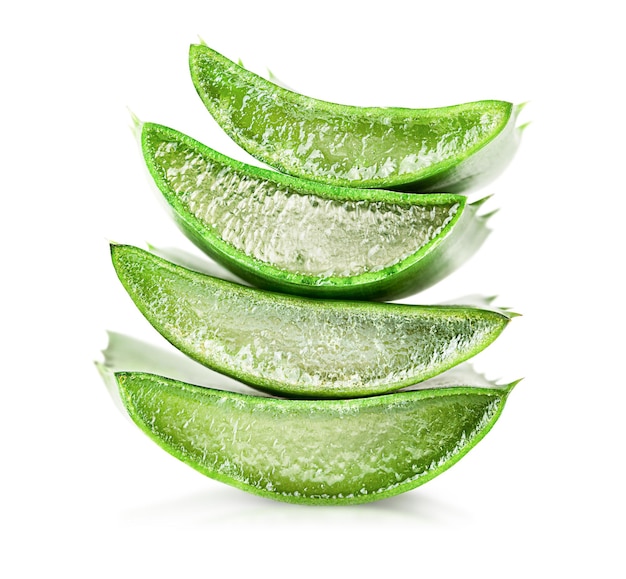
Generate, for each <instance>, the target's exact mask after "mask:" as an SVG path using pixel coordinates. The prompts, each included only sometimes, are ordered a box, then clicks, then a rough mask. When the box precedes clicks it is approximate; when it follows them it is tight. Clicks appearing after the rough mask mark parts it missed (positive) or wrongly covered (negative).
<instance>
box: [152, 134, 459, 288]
mask: <svg viewBox="0 0 626 579" xmlns="http://www.w3.org/2000/svg"><path fill="white" fill-rule="evenodd" d="M149 143H150V148H151V150H152V151H153V153H152V154H153V158H154V163H155V166H156V167H157V169H158V170H159V171H160V174H161V176H162V178H163V179H164V180H165V182H166V183H167V186H168V189H169V190H170V191H171V193H172V194H173V195H174V196H175V198H176V199H177V200H178V201H179V202H180V203H181V204H182V206H183V208H184V209H185V210H186V211H188V212H189V213H191V214H192V215H193V216H194V217H195V218H196V219H198V220H199V221H200V222H201V223H202V225H203V226H204V227H206V228H207V229H208V230H209V231H211V232H212V233H213V234H214V235H216V236H217V237H218V238H221V239H222V240H224V241H225V242H227V243H228V244H230V245H231V246H232V247H234V248H236V249H237V250H239V251H241V252H243V253H244V254H246V255H247V256H249V257H251V258H255V259H258V260H260V261H262V262H264V263H267V264H270V265H272V266H274V267H277V268H279V269H282V270H285V271H289V272H291V273H296V274H303V275H309V276H317V277H320V278H325V277H333V276H334V277H349V276H355V275H359V274H363V273H368V272H376V271H379V270H382V269H385V268H387V267H390V266H392V265H395V264H396V263H398V262H400V261H402V260H403V259H405V258H407V257H408V256H410V255H412V254H414V253H416V252H417V251H419V249H420V248H422V247H424V246H425V245H427V244H428V243H429V242H431V241H432V240H433V239H434V238H436V237H437V235H439V234H440V233H441V231H442V230H443V229H444V228H445V226H446V225H447V224H448V223H449V222H450V221H451V220H452V219H453V218H454V216H455V215H456V213H457V212H458V211H459V210H460V205H459V203H454V202H449V203H443V202H442V203H440V204H434V203H431V204H428V205H426V204H423V205H419V204H409V203H393V202H391V201H371V200H369V201H365V200H347V199H342V200H338V199H330V198H324V197H322V196H318V195H315V194H313V193H311V192H302V191H298V190H296V189H295V188H294V187H289V186H286V185H282V184H278V183H276V182H272V181H268V180H264V179H260V178H257V177H254V176H251V175H250V174H248V173H246V172H244V171H240V170H237V169H235V168H233V167H231V166H230V165H227V164H225V163H221V162H220V161H219V160H217V159H212V158H209V157H208V156H206V155H203V154H202V152H200V151H198V150H197V149H196V148H193V147H191V146H190V145H188V144H186V143H184V142H181V141H180V140H175V139H174V138H173V137H170V138H168V136H167V134H164V133H162V132H157V131H153V132H151V133H150V134H149Z"/></svg>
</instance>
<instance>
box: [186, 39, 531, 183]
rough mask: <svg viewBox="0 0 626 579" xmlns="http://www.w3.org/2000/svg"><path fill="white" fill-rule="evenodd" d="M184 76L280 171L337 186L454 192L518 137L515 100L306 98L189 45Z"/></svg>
mask: <svg viewBox="0 0 626 579" xmlns="http://www.w3.org/2000/svg"><path fill="white" fill-rule="evenodd" d="M189 63H190V69H191V76H192V79H193V82H194V85H195V87H196V90H197V92H198V94H199V95H200V98H201V99H202V101H203V102H204V104H205V106H206V107H207V109H208V110H209V112H210V113H211V114H212V115H213V117H214V118H215V120H216V121H217V122H218V124H219V125H220V126H221V127H222V128H223V129H224V130H225V131H226V132H227V133H228V134H229V135H230V137H231V138H232V139H233V140H234V141H235V142H236V143H238V144H239V145H240V146H241V147H243V148H244V149H245V150H246V151H247V152H248V153H250V154H251V155H254V156H255V157H257V158H258V159H260V160H262V161H264V162H266V163H267V164H268V165H271V166H273V167H276V168H278V169H280V170H281V171H284V172H286V173H290V174H292V175H296V176H299V177H306V178H310V179H314V180H316V181H321V182H324V183H332V184H335V185H346V186H352V187H380V188H399V189H404V190H407V191H419V192H431V191H447V192H461V191H465V190H467V189H468V188H470V187H475V186H477V185H484V184H485V183H486V182H488V181H489V180H491V179H493V178H494V177H495V176H497V175H498V174H499V173H500V172H501V171H502V170H503V169H504V167H505V166H506V165H507V164H508V163H509V161H510V160H511V158H512V157H513V154H514V153H515V150H516V149H517V146H518V142H519V135H520V131H519V130H518V129H516V127H515V119H516V117H517V113H518V111H519V108H520V107H515V106H513V105H512V104H511V103H508V102H503V101H495V100H485V101H479V102H473V103H466V104H461V105H456V106H450V107H443V108H435V109H407V108H374V107H370V108H361V107H353V106H346V105H339V104H335V103H329V102H325V101H320V100H316V99H312V98H309V97H306V96H303V95H301V94H298V93H295V92H292V91H289V90H287V89H285V88H282V87H280V86H278V85H276V84H274V83H272V82H270V81H268V80H265V79H264V78H262V77H260V76H257V75H256V74H253V73H252V72H249V71H247V70H246V69H244V68H243V67H242V66H239V65H237V64H235V63H234V62H232V61H230V60H228V59H227V58H225V57H224V56H222V55H221V54H219V53H217V52H215V51H214V50H211V49H210V48H209V47H208V46H206V45H192V46H191V48H190V53H189Z"/></svg>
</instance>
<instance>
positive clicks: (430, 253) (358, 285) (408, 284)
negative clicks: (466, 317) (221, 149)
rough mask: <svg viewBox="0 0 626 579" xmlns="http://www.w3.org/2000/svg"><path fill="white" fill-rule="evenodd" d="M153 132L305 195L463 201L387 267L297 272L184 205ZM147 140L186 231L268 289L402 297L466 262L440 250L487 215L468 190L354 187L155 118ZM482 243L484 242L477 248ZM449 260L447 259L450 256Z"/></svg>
mask: <svg viewBox="0 0 626 579" xmlns="http://www.w3.org/2000/svg"><path fill="white" fill-rule="evenodd" d="M153 133H157V134H158V133H161V134H163V135H165V136H166V138H167V139H169V140H173V141H179V142H182V143H184V144H185V145H187V146H188V147H191V148H193V149H194V150H196V151H198V153H199V154H201V155H203V156H206V157H208V158H209V159H211V160H214V161H216V162H218V163H221V164H224V165H227V166H230V167H232V168H233V169H234V170H236V171H238V172H241V173H244V174H247V175H250V176H251V177H253V178H257V179H262V180H265V181H269V182H272V183H274V184H276V185H278V186H285V187H289V188H291V189H293V190H295V191H296V192H297V193H298V194H302V195H314V196H317V197H320V198H323V199H332V200H337V201H340V202H341V201H366V202H383V203H390V204H396V205H401V206H413V205H418V206H426V207H428V206H430V205H447V204H455V203H456V204H459V206H460V207H459V209H458V210H457V212H456V213H455V215H454V216H453V217H452V219H451V220H450V221H449V222H448V223H447V224H446V226H445V227H444V228H443V229H442V230H441V231H440V232H439V234H438V235H437V237H435V238H433V239H431V241H430V242H429V243H427V244H426V245H424V246H422V247H421V248H420V249H419V250H418V251H416V252H415V253H413V254H411V255H409V256H408V257H406V258H404V259H403V260H402V261H400V262H398V263H395V264H393V265H392V266H389V267H387V268H384V269H381V270H378V271H376V272H367V273H362V274H359V275H354V276H350V277H338V276H331V277H327V278H321V277H319V276H311V275H305V274H297V273H292V272H289V271H287V270H284V269H280V268H277V267H274V266H272V265H270V264H268V263H266V262H263V261H260V260H258V259H256V258H254V257H250V256H248V255H246V254H245V253H244V252H242V251H240V250H238V249H236V248H235V247H233V246H232V245H231V244H229V243H226V242H225V241H223V239H222V238H221V237H219V236H218V235H216V234H215V233H213V232H212V231H211V230H210V229H208V228H207V227H205V226H204V224H203V223H202V221H200V220H199V219H198V218H196V217H195V216H194V215H192V214H191V213H190V212H189V211H188V210H187V209H186V208H185V207H184V205H183V204H182V203H181V202H180V200H179V199H178V197H177V195H176V194H174V193H173V192H172V191H171V190H170V188H169V186H168V184H167V181H166V180H165V179H164V178H163V176H162V174H161V171H160V170H159V168H158V167H157V166H156V163H155V160H154V148H153V147H152V144H151V142H150V138H151V135H152V134H153ZM141 145H142V151H143V155H144V159H145V162H146V165H147V167H148V170H149V171H150V174H151V176H152V178H153V179H154V181H155V183H156V185H157V187H158V188H159V190H160V191H161V193H162V194H163V196H164V197H165V200H166V202H167V205H168V208H169V209H170V212H171V213H172V216H173V218H174V220H175V221H176V223H177V224H178V226H179V227H180V228H181V230H182V231H183V232H184V233H185V235H186V236H187V237H188V238H189V239H190V240H191V241H193V243H195V244H196V245H197V246H198V247H199V248H200V249H201V250H202V251H204V252H205V253H207V254H208V255H209V256H211V257H212V258H214V259H215V260H216V261H218V262H219V263H221V264H222V265H224V266H226V267H228V268H229V269H230V270H231V271H233V272H234V273H236V274H237V275H239V276H240V277H241V278H243V279H245V280H247V281H249V282H250V283H253V284H254V285H257V286H259V287H263V288H265V289H273V290H277V291H281V292H286V293H293V294H298V295H309V296H320V297H334V298H346V299H397V298H400V297H405V296H408V295H411V294H413V293H415V292H417V291H420V290H422V289H425V288H426V287H429V286H431V285H433V284H434V283H436V282H437V281H439V280H440V279H442V278H443V277H445V276H446V275H448V274H449V273H451V271H452V270H453V269H456V266H458V265H460V263H457V264H455V266H450V267H446V265H448V263H446V264H444V266H442V264H441V263H438V264H435V263H434V262H435V261H437V260H438V258H439V257H442V256H440V255H439V254H440V253H443V246H444V245H446V244H449V243H450V242H451V239H450V238H452V237H456V233H457V229H459V227H457V225H459V222H460V221H461V220H462V221H463V222H468V221H470V222H471V221H473V220H478V219H481V218H479V217H477V216H476V212H477V210H478V206H479V205H480V203H481V201H478V202H476V203H473V204H471V205H468V204H467V198H466V197H465V196H463V195H453V194H441V193H437V194H423V195H414V194H411V193H399V192H394V191H386V190H381V189H378V190H377V189H369V190H368V189H354V188H347V187H336V186H332V185H325V184H322V183H316V182H312V181H311V182H309V181H306V180H302V179H299V178H297V177H292V176H289V175H283V174H281V173H277V172H276V171H270V170H267V169H262V168H260V167H254V166H252V165H247V164H245V163H242V162H240V161H236V160H235V159H231V158H230V157H227V156H225V155H223V154H221V153H218V152H217V151H215V150H213V149H211V148H210V147H208V146H206V145H204V144H202V143H200V142H198V141H196V140H194V139H192V138H191V137H189V136H187V135H185V134H183V133H180V132H178V131H176V130H174V129H171V128H169V127H165V126H163V125H158V124H154V123H145V124H144V125H143V127H142V131H141ZM462 229H463V231H461V232H459V235H462V234H463V233H464V232H466V231H468V230H472V224H471V223H468V224H467V225H466V226H465V227H463V228H462ZM473 229H480V224H475V226H474V228H473ZM470 235H471V234H470ZM484 237H486V235H485V236H484ZM484 237H483V239H484ZM481 242H482V240H481ZM479 245H480V243H479V244H478V246H479ZM477 249H478V247H476V248H475V249H474V251H476V250H477ZM472 253H473V252H472ZM469 257H470V256H469V255H468V256H466V257H465V259H469ZM445 261H446V262H447V260H445Z"/></svg>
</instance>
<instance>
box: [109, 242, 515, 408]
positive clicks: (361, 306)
mask: <svg viewBox="0 0 626 579" xmlns="http://www.w3.org/2000/svg"><path fill="white" fill-rule="evenodd" d="M119 252H123V253H131V254H134V255H135V256H136V259H138V260H143V261H144V262H145V261H146V259H147V260H148V261H151V262H152V264H151V265H157V266H158V267H164V268H165V269H168V270H169V271H171V272H173V273H174V274H175V275H178V276H182V277H187V278H191V279H195V281H197V282H200V283H203V284H211V285H215V286H222V287H227V288H228V290H229V291H231V292H232V293H237V294H239V295H242V294H244V295H245V294H249V293H250V292H254V293H257V294H262V295H263V296H264V298H266V299H268V300H274V301H283V302H292V303H294V302H295V303H297V304H298V305H302V304H303V303H308V304H311V307H313V308H315V307H318V308H339V309H342V310H346V309H350V308H354V309H358V310H361V311H363V310H373V311H376V310H381V308H382V309H388V308H394V309H401V310H404V311H406V312H407V313H408V312H411V315H418V314H419V312H420V311H424V310H428V311H442V312H450V311H455V310H456V311H466V312H467V311H469V312H473V313H479V314H482V315H484V316H485V315H486V316H491V317H493V318H494V319H498V320H500V321H501V322H502V323H501V325H499V326H498V327H495V328H494V329H493V330H492V332H491V334H490V335H489V337H488V338H487V339H486V340H485V343H483V344H479V345H477V346H476V347H475V348H473V349H472V350H469V351H468V352H466V353H465V354H464V355H463V356H459V358H458V359H457V360H456V361H455V362H452V363H449V364H446V365H445V366H444V367H440V368H437V369H436V370H432V371H431V372H427V373H426V374H425V375H423V376H418V377H415V376H414V377H412V378H407V379H406V380H404V381H402V382H396V383H392V384H388V385H386V386H384V387H383V386H379V387H377V389H375V390H372V389H369V390H358V389H356V388H355V389H346V390H338V389H334V390H331V391H329V390H327V389H321V390H319V389H318V390H314V389H307V390H299V389H298V388H297V386H295V385H291V384H278V383H277V382H275V381H270V380H267V379H265V378H262V377H259V376H255V375H253V374H248V373H246V372H241V371H239V369H237V368H233V367H230V366H221V365H219V364H215V363H212V362H207V361H206V360H203V359H202V358H201V357H200V356H197V355H195V354H194V353H192V352H189V350H188V348H187V344H186V343H185V341H184V340H180V341H179V340H178V339H176V338H175V337H173V336H171V335H170V334H169V332H167V331H164V329H163V328H162V326H161V324H160V323H159V321H158V320H156V319H154V318H153V317H151V316H150V315H149V313H148V312H147V311H146V308H145V307H144V304H143V303H142V302H141V301H140V300H138V299H137V298H136V297H135V295H134V293H133V291H132V288H131V286H130V284H129V283H128V281H127V280H126V279H125V277H124V276H123V275H121V273H120V270H119V268H118V267H117V264H116V259H117V257H116V256H117V254H119ZM111 256H112V260H113V265H114V267H115V270H116V272H117V275H118V278H119V279H120V281H121V283H122V285H123V286H124V288H125V289H126V291H127V292H128V294H129V296H130V297H131V299H132V300H133V302H134V303H135V305H136V306H137V308H138V309H139V311H140V312H141V313H142V314H143V316H144V317H145V318H146V319H147V320H148V322H149V323H150V324H151V325H152V326H153V327H154V328H155V329H156V330H157V331H158V332H159V334H161V335H162V336H163V337H164V338H165V339H166V340H167V341H168V342H170V344H172V345H173V346H174V347H175V348H177V349H178V350H180V351H181V352H183V353H184V354H185V355H187V356H188V357H189V358H191V359H193V360H195V361H196V362H198V363H200V364H202V365H203V366H206V367H208V368H210V369H212V370H215V371H216V372H219V373H221V374H224V375H226V376H230V377H231V378H235V379H237V380H239V381H241V382H243V383H244V384H247V385H249V386H252V387H254V388H257V389H259V390H263V391H266V392H269V393H272V394H276V395H278V396H291V397H305V398H311V397H314V398H352V397H360V396H372V395H378V394H387V393H389V392H394V391H396V390H399V389H401V388H405V387H406V386H412V385H414V384H417V383H419V382H423V381H424V380H427V379H428V378H432V377H434V376H437V375H438V374H441V373H442V372H445V371H446V370H449V369H450V368H453V367H454V366H457V365H459V364H461V363H462V362H465V361H466V360H469V359H470V358H472V357H473V356H475V355H476V354H478V353H479V352H481V351H482V350H484V349H485V348H487V346H489V345H490V344H491V343H492V342H493V341H495V339H496V338H497V337H498V336H499V335H500V334H501V333H502V331H503V330H504V328H505V327H506V325H507V324H508V322H509V321H510V319H511V318H510V316H509V315H507V313H506V312H496V311H492V310H484V309H481V308H475V307H467V306H419V305H407V304H386V303H377V302H359V301H343V300H321V299H314V298H308V297H296V296H291V295H286V294H279V293H275V292H270V291H266V290H261V289H255V288H250V287H246V286H242V285H239V284H236V283H233V282H229V281H225V280H221V279H219V278H215V277H212V276H209V275H205V274H202V273H198V272H195V271H192V270H189V269H187V268H184V267H182V266H179V265H175V264H173V263H171V262H169V261H167V260H165V259H163V258H160V257H157V256H155V255H153V254H151V253H149V252H147V251H144V250H142V249H139V248H137V247H134V246H131V245H117V244H111Z"/></svg>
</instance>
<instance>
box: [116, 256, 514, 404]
mask: <svg viewBox="0 0 626 579" xmlns="http://www.w3.org/2000/svg"><path fill="white" fill-rule="evenodd" d="M122 249H123V248H122ZM131 249H132V250H130V251H124V250H123V251H121V252H118V253H119V255H117V256H116V258H115V261H116V268H117V270H118V274H119V275H120V276H121V278H122V279H123V281H124V283H125V285H126V287H127V289H128V291H129V292H130V293H131V295H132V296H133V299H134V300H135V302H136V303H137V304H138V305H139V306H140V308H141V309H142V311H143V313H144V315H145V316H146V317H147V318H148V319H149V320H151V321H152V322H153V323H155V324H157V326H158V328H159V330H160V331H161V332H162V333H163V334H164V335H165V336H166V337H167V338H168V339H169V340H170V341H172V342H173V343H174V344H175V345H177V346H178V347H179V348H181V349H182V350H183V351H185V353H187V354H188V355H190V356H192V357H193V358H195V359H197V360H200V361H202V362H203V363H205V364H207V365H208V366H210V367H214V368H216V369H228V372H227V373H229V372H234V374H235V375H236V376H238V377H239V378H240V379H242V380H244V381H248V382H250V383H256V384H259V385H265V386H271V385H274V384H278V385H280V387H281V388H286V389H287V391H291V392H294V393H297V392H303V393H311V392H322V393H327V394H328V395H331V396H333V395H339V394H342V393H343V394H344V395H345V393H350V392H352V393H356V394H367V393H370V392H376V391H388V390H389V389H393V385H395V384H400V383H403V384H405V385H408V384H411V383H414V382H418V381H420V380H423V379H425V378H428V377H430V376H433V375H435V374H437V373H439V372H441V371H443V370H445V369H447V368H449V367H451V366H453V365H455V364H457V363H459V362H461V361H463V360H464V359H467V358H468V357H470V356H471V355H472V354H474V353H476V352H478V351H480V350H481V349H482V348H483V347H485V346H486V345H487V344H488V343H490V342H491V341H492V340H493V339H495V337H496V336H497V335H498V334H499V333H500V332H501V331H502V329H503V328H504V326H505V325H506V321H507V318H505V317H504V316H502V315H500V314H496V313H493V312H485V311H481V310H472V309H469V310H468V309H457V308H450V309H441V308H417V309H416V308H415V307H411V306H392V305H391V304H384V305H383V304H378V305H375V304H363V303H358V302H355V303H346V302H332V301H315V302H311V301H310V300H304V299H298V298H286V297H284V296H279V295H277V294H268V293H265V292H261V291H259V290H254V289H251V288H245V287H242V286H237V285H235V284H229V283H227V282H221V281H219V280H214V279H213V278H208V277H206V276H200V275H199V274H194V273H193V272H189V271H188V270H185V269H183V268H180V267H176V266H172V265H171V264H168V263H167V262H165V261H163V260H160V259H158V258H156V257H154V256H150V255H149V254H147V253H145V252H141V253H140V254H139V255H135V251H137V252H139V251H140V250H134V248H131ZM397 387H400V386H397Z"/></svg>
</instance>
